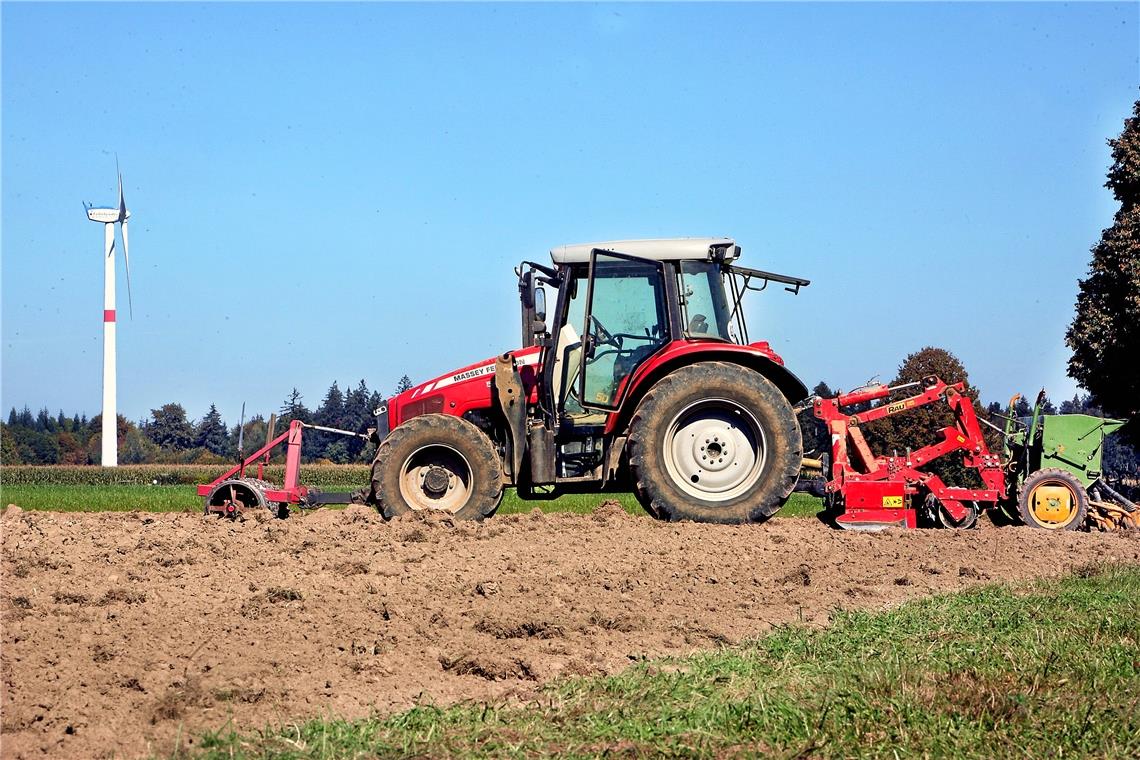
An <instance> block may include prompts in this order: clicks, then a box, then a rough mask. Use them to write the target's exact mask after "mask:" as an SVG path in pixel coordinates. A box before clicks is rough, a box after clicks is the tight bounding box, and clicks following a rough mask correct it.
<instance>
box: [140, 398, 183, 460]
mask: <svg viewBox="0 0 1140 760" xmlns="http://www.w3.org/2000/svg"><path fill="white" fill-rule="evenodd" d="M150 417H151V418H150V421H149V422H148V423H147V424H146V427H145V428H144V431H143V432H145V433H146V436H147V438H150V439H151V440H152V441H154V443H155V444H156V445H157V446H158V447H159V448H162V449H166V450H167V451H171V452H175V451H185V450H186V449H188V448H190V447H191V446H193V445H194V426H193V424H191V422H190V420H188V419H187V418H186V410H185V409H183V408H182V405H181V404H175V403H170V404H164V405H163V406H160V407H159V408H158V409H151V410H150Z"/></svg>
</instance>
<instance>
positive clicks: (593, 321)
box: [590, 314, 621, 348]
mask: <svg viewBox="0 0 1140 760" xmlns="http://www.w3.org/2000/svg"><path fill="white" fill-rule="evenodd" d="M590 328H591V329H590V332H591V333H592V334H593V335H594V337H595V338H596V339H597V341H598V344H599V345H602V346H613V347H614V348H621V340H620V339H618V338H615V337H614V334H613V333H611V332H610V331H609V330H607V329H606V327H605V325H603V324H602V323H601V322H599V321H598V318H597V317H595V316H594V315H593V314H591V315H590Z"/></svg>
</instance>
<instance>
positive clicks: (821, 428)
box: [799, 380, 835, 457]
mask: <svg viewBox="0 0 1140 760" xmlns="http://www.w3.org/2000/svg"><path fill="white" fill-rule="evenodd" d="M811 392H812V395H813V396H819V397H820V398H830V397H831V396H834V395H835V391H833V390H831V387H830V386H829V385H828V384H827V383H825V382H824V381H822V380H820V381H819V382H818V383H816V386H815V387H814V388H812V389H811ZM799 420H800V434H801V435H802V436H803V439H804V455H805V456H816V457H818V456H819V455H821V454H827V455H828V456H830V455H831V436H829V435H828V434H827V426H826V425H824V424H823V420H821V419H819V418H818V417H816V416H815V414H814V413H813V412H812V410H811V408H810V407H809V408H807V409H804V410H803V411H802V412H800V414H799Z"/></svg>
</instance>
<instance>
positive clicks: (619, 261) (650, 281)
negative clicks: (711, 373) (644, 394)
mask: <svg viewBox="0 0 1140 760" xmlns="http://www.w3.org/2000/svg"><path fill="white" fill-rule="evenodd" d="M739 256H740V246H738V245H736V243H735V241H734V240H732V239H730V238H677V239H666V240H626V241H613V242H606V243H586V244H578V245H565V246H560V247H558V248H554V249H553V250H551V252H550V257H551V260H552V263H553V266H552V267H548V266H544V265H540V264H536V263H533V262H524V263H523V264H522V265H521V266H520V268H519V270H518V272H519V290H520V295H521V301H522V321H523V335H522V339H523V345H524V346H535V345H537V346H542V348H543V361H542V367H543V380H544V382H543V383H541V386H540V404H541V406H542V407H543V409H544V410H545V412H546V413H547V414H548V415H549V417H550V419H551V421H552V422H554V423H556V424H558V425H559V426H560V427H565V426H567V425H569V426H579V427H580V426H592V425H597V424H600V423H602V422H604V421H605V419H606V416H607V415H608V414H609V413H611V412H613V411H616V410H617V409H618V408H619V407H620V406H621V405H622V402H623V397H624V395H625V392H626V388H627V386H628V385H629V380H630V378H631V377H632V376H633V375H634V374H635V373H637V372H638V370H639V369H641V368H642V367H644V366H645V365H646V364H647V363H649V362H651V361H652V359H653V358H654V357H655V356H657V355H658V354H660V353H661V352H663V351H664V350H665V348H666V347H667V346H671V345H674V344H676V343H677V342H679V341H682V342H687V343H693V342H714V343H724V344H733V345H737V346H744V345H747V344H748V342H749V341H748V328H747V325H746V323H745V319H744V311H743V309H742V307H741V299H742V298H743V295H744V292H745V291H746V290H763V289H764V287H766V286H767V284H768V283H769V282H770V281H775V282H780V283H784V284H785V285H786V286H788V287H787V289H788V290H789V291H792V292H799V289H800V288H801V287H803V286H805V285H807V284H808V281H807V280H804V279H800V278H797V277H787V276H784V275H777V274H772V273H769V272H762V271H759V270H755V269H746V268H743V267H738V266H735V265H734V263H733V262H735V261H736V259H738V258H739ZM754 283H755V284H754ZM548 307H549V308H548ZM548 322H549V324H548Z"/></svg>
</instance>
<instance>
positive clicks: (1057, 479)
mask: <svg viewBox="0 0 1140 760" xmlns="http://www.w3.org/2000/svg"><path fill="white" fill-rule="evenodd" d="M1017 511H1018V514H1019V515H1020V517H1021V521H1022V522H1024V523H1025V524H1026V525H1029V526H1031V527H1034V528H1045V529H1046V530H1077V529H1078V528H1080V527H1081V526H1082V525H1084V524H1085V517H1086V516H1087V515H1088V511H1089V496H1088V493H1086V492H1085V487H1084V486H1083V485H1082V484H1081V481H1079V480H1077V478H1076V476H1075V475H1073V474H1072V473H1071V472H1068V471H1066V470H1061V469H1058V468H1056V467H1047V468H1045V469H1044V470H1038V471H1037V472H1035V473H1033V474H1032V475H1030V476H1029V477H1027V478H1026V479H1025V483H1024V484H1022V486H1021V493H1020V494H1018V497H1017Z"/></svg>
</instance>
